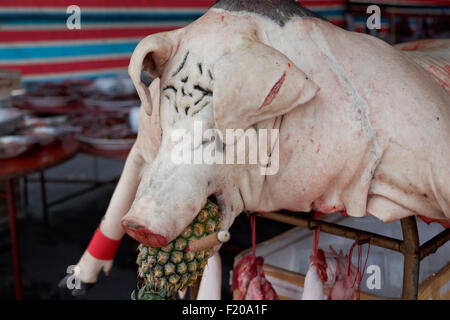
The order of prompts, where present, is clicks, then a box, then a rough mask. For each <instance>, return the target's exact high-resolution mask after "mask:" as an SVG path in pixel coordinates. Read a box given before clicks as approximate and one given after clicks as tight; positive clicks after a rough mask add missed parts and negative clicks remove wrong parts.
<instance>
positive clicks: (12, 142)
mask: <svg viewBox="0 0 450 320" xmlns="http://www.w3.org/2000/svg"><path fill="white" fill-rule="evenodd" d="M35 144H36V138H34V137H26V136H3V137H0V159H11V158H15V157H18V156H20V155H22V154H24V153H26V152H27V151H29V150H31V149H32V148H33V146H34V145H35Z"/></svg>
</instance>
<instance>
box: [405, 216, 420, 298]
mask: <svg viewBox="0 0 450 320" xmlns="http://www.w3.org/2000/svg"><path fill="white" fill-rule="evenodd" d="M401 225H402V232H403V242H402V245H401V252H402V254H403V256H404V266H403V291H402V299H404V300H417V298H418V292H419V270H420V246H419V234H418V232H417V223H416V217H414V216H411V217H407V218H403V219H401Z"/></svg>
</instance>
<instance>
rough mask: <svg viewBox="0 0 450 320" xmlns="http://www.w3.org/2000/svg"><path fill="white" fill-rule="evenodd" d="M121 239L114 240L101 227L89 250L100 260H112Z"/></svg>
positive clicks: (96, 232)
mask: <svg viewBox="0 0 450 320" xmlns="http://www.w3.org/2000/svg"><path fill="white" fill-rule="evenodd" d="M119 244H120V240H113V239H110V238H108V237H107V236H105V235H104V234H103V233H102V232H101V230H100V228H97V230H96V231H95V234H94V236H93V237H92V240H91V242H90V243H89V246H88V248H87V251H88V252H89V253H90V254H91V255H92V256H93V257H94V258H97V259H100V260H112V259H113V258H114V255H115V254H116V252H117V249H118V248H119Z"/></svg>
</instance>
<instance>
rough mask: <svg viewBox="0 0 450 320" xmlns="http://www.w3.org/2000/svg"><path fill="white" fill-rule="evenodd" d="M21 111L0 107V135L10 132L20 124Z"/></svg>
mask: <svg viewBox="0 0 450 320" xmlns="http://www.w3.org/2000/svg"><path fill="white" fill-rule="evenodd" d="M23 115H24V113H23V111H20V110H16V109H12V108H5V109H0V136H1V135H6V134H10V133H11V132H13V131H14V130H16V129H17V127H18V126H19V125H20V123H21V121H22V118H23Z"/></svg>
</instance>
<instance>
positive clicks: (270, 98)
mask: <svg viewBox="0 0 450 320" xmlns="http://www.w3.org/2000/svg"><path fill="white" fill-rule="evenodd" d="M285 79H286V72H285V73H283V75H282V76H281V78H280V80H278V81H277V82H276V83H275V84H274V86H273V87H272V89H271V90H270V92H269V94H268V95H267V97H266V99H265V100H264V102H263V104H262V105H261V107H259V109H261V108H263V107H265V106H267V105H269V104H271V103H272V101H273V99H275V97H276V96H277V94H278V92H279V91H280V89H281V86H282V85H283V83H284V80H285Z"/></svg>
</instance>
